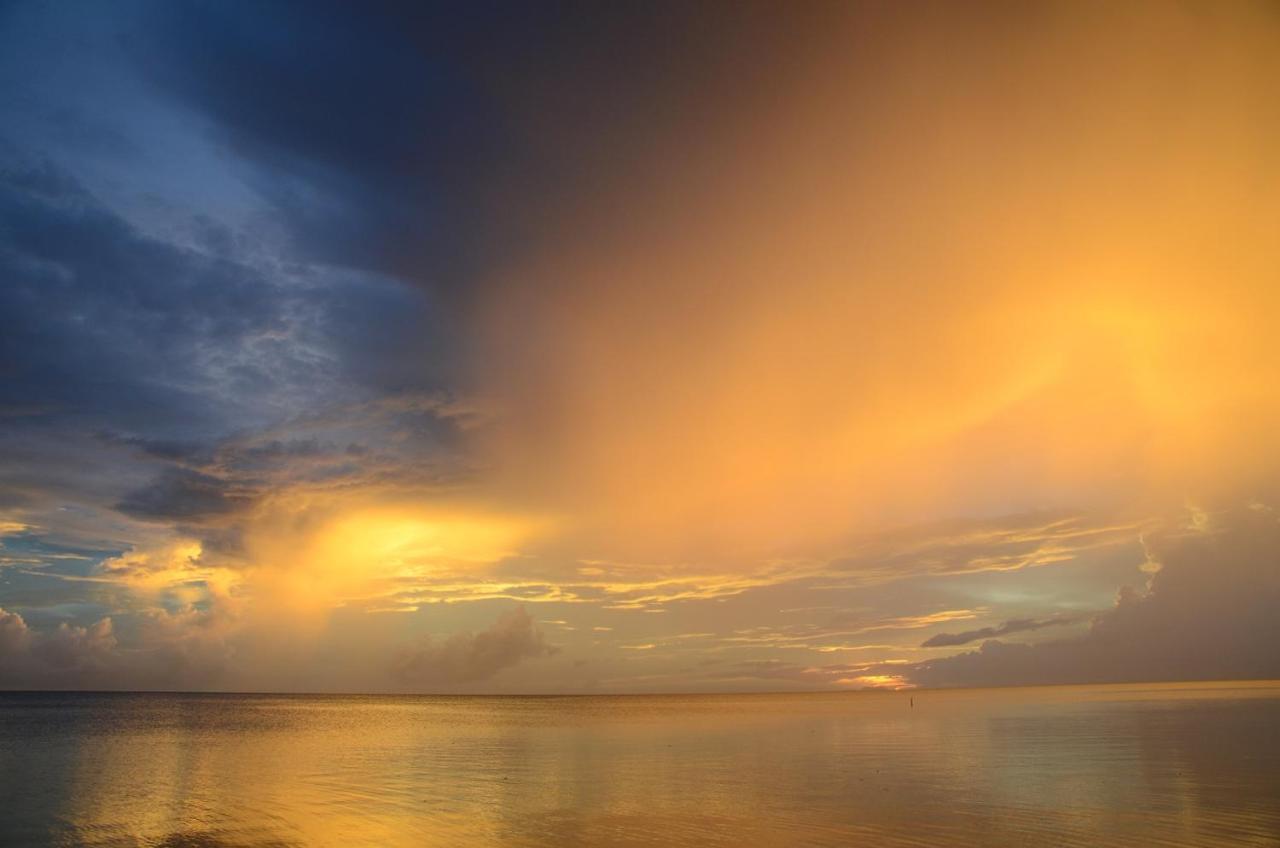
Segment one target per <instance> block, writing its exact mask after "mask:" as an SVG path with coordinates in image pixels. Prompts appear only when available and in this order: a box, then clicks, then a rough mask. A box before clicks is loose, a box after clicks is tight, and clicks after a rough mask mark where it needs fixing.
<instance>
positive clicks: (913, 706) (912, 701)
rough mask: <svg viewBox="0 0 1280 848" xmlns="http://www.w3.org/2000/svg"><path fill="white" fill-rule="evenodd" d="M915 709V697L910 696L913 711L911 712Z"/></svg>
mask: <svg viewBox="0 0 1280 848" xmlns="http://www.w3.org/2000/svg"><path fill="white" fill-rule="evenodd" d="M915 708H916V697H915V695H912V696H911V709H913V710H914V709H915Z"/></svg>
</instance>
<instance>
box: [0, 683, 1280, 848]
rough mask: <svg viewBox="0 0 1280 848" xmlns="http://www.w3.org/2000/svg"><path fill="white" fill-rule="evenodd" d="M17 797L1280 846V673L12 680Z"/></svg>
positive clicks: (1031, 839)
mask: <svg viewBox="0 0 1280 848" xmlns="http://www.w3.org/2000/svg"><path fill="white" fill-rule="evenodd" d="M911 697H914V699H915V706H914V707H911V706H910V702H909V700H908V699H909V698H911ZM0 805H2V806H0V844H3V845H99V846H108V845H111V846H115V845H121V846H132V845H164V846H223V845H245V846H285V845H342V846H348V845H362V844H364V845H415V846H417V845H442V846H473V845H546V846H551V845H555V846H560V845H662V846H680V845H732V846H767V845H842V846H853V845H867V846H897V845H927V846H939V845H982V846H990V845H1020V846H1021V845H1052V846H1059V845H1088V846H1099V845H1143V846H1146V845H1196V846H1208V845H1224V846H1225V845H1230V846H1243V845H1280V683H1263V684H1257V683H1254V684H1234V685H1233V684H1214V685H1179V686H1169V685H1165V686H1149V685H1144V686H1094V687H1047V688H1035V689H1004V690H966V691H949V692H916V693H914V694H907V693H876V692H863V693H848V694H838V695H825V694H823V695H745V696H692V697H691V696H678V697H677V696H621V697H566V698H515V697H511V698H501V697H500V698H457V697H403V698H402V697H314V696H284V697H282V696H242V695H155V694H148V695H92V694H73V695H63V694H0Z"/></svg>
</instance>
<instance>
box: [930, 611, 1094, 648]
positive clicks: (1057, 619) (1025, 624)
mask: <svg viewBox="0 0 1280 848" xmlns="http://www.w3.org/2000/svg"><path fill="white" fill-rule="evenodd" d="M1079 620H1080V619H1079V617H1078V616H1054V617H1052V618H1011V619H1009V620H1008V621H1006V622H1004V623H1003V624H999V625H997V626H995V627H982V628H979V629H978V630H965V631H962V632H960V633H939V634H938V635H936V636H932V637H930V638H929V639H926V640H925V641H924V642H922V643H921V644H920V647H922V648H949V647H953V646H955V645H967V644H969V643H970V642H977V641H978V640H979V639H992V638H995V637H996V636H1008V635H1009V634H1011V633H1025V632H1028V631H1031V630H1040V629H1043V628H1045V627H1056V626H1059V625H1063V624H1073V623H1075V622H1077V621H1079Z"/></svg>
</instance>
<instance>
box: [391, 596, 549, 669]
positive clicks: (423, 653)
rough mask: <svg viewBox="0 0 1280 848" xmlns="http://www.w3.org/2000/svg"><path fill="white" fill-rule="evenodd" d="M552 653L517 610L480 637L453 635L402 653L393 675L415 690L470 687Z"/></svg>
mask: <svg viewBox="0 0 1280 848" xmlns="http://www.w3.org/2000/svg"><path fill="white" fill-rule="evenodd" d="M556 650H557V649H556V648H555V646H553V645H549V644H548V643H547V641H546V639H545V637H544V636H543V634H542V631H541V630H539V629H538V627H537V625H536V624H535V623H534V620H533V618H532V617H531V616H530V615H529V613H528V612H526V611H525V609H524V608H523V607H520V608H517V609H514V610H512V611H511V612H508V613H506V614H504V615H502V616H501V617H500V618H499V619H498V620H497V621H495V622H494V623H493V625H492V626H490V627H489V629H487V630H484V631H482V632H480V633H474V634H473V633H455V634H454V635H453V636H450V637H449V638H448V639H445V640H444V641H443V642H431V641H428V642H426V643H424V644H422V645H420V646H418V647H416V648H412V649H407V650H404V651H402V652H401V653H400V655H399V656H397V657H396V659H395V663H394V666H393V671H394V674H395V676H396V677H397V678H399V679H400V680H402V681H404V682H407V683H411V684H414V685H418V686H432V685H449V684H456V683H472V682H475V681H479V680H487V679H488V678H490V677H493V676H494V675H495V674H497V673H498V672H500V671H502V670H503V669H505V668H510V667H511V666H514V665H516V664H517V663H520V662H522V661H523V660H527V659H536V658H537V657H545V656H549V655H551V654H553V653H555V652H556Z"/></svg>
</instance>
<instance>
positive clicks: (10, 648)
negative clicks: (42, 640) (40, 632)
mask: <svg viewBox="0 0 1280 848" xmlns="http://www.w3.org/2000/svg"><path fill="white" fill-rule="evenodd" d="M30 641H31V630H30V628H28V627H27V622H26V621H24V620H23V618H22V616H20V615H18V614H17V613H16V612H9V611H8V610H6V609H4V608H3V607H0V663H3V662H5V660H7V659H8V658H10V657H14V656H17V655H18V654H21V653H24V652H25V651H26V650H27V646H28V644H29V643H30Z"/></svg>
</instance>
